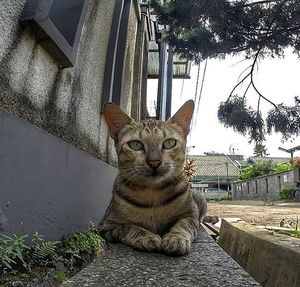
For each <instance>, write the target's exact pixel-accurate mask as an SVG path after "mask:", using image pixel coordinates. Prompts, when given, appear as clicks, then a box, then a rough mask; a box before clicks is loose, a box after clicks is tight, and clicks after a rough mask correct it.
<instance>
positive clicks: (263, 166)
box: [240, 160, 294, 180]
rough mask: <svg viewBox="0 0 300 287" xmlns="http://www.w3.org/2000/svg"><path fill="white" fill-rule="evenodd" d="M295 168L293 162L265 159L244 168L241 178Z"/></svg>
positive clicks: (245, 178)
mask: <svg viewBox="0 0 300 287" xmlns="http://www.w3.org/2000/svg"><path fill="white" fill-rule="evenodd" d="M293 168H294V165H293V164H292V163H282V164H276V163H275V162H274V161H272V160H263V161H260V162H258V163H256V164H254V165H249V166H247V167H245V168H243V169H242V171H241V174H240V179H241V180H247V179H250V178H254V177H257V176H262V175H267V174H271V173H273V172H283V171H288V170H291V169H293Z"/></svg>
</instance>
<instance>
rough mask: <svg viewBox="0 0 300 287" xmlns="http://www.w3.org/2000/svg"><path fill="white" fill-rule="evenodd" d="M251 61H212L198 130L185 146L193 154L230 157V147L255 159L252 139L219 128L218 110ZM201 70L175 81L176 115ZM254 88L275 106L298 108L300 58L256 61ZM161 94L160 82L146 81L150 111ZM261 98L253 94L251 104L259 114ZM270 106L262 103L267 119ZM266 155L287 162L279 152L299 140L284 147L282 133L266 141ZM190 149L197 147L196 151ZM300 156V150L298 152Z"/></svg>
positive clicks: (299, 141)
mask: <svg viewBox="0 0 300 287" xmlns="http://www.w3.org/2000/svg"><path fill="white" fill-rule="evenodd" d="M250 63H251V60H247V61H245V60H244V57H243V56H235V57H231V56H227V57H226V58H225V59H223V60H219V59H209V60H208V62H207V69H206V73H205V79H204V84H203V90H202V94H201V99H200V104H199V110H198V113H197V107H196V110H195V113H194V118H195V119H196V120H195V121H196V125H195V126H194V128H193V130H192V133H191V136H190V137H189V140H188V143H187V146H188V147H191V148H190V152H189V153H190V154H204V152H212V151H214V152H218V153H225V154H229V153H230V152H229V149H230V147H231V148H233V147H234V150H235V154H242V155H245V156H246V157H248V156H252V155H253V150H254V143H251V144H250V143H249V138H247V137H245V136H242V135H240V134H238V133H236V132H234V131H233V130H232V129H230V128H225V127H224V126H223V125H222V124H221V123H219V121H218V118H217V110H218V106H219V104H220V102H221V101H225V100H226V99H227V97H228V95H229V93H230V91H231V90H232V88H233V87H234V85H235V84H236V83H237V82H238V78H239V76H240V74H241V72H242V71H243V70H244V69H245V68H246V67H247V66H249V64H250ZM204 65H205V63H204V62H203V63H201V64H200V81H199V87H198V95H199V90H200V85H201V80H202V77H203V71H204ZM197 70H198V66H192V69H191V79H185V80H182V79H174V80H173V90H172V114H174V113H175V112H176V111H177V109H178V108H179V107H180V106H181V105H182V104H183V103H184V102H185V101H186V100H188V99H194V97H195V89H196V80H197ZM254 79H255V84H256V86H257V88H258V89H259V91H260V92H261V93H262V94H263V95H264V96H266V97H267V98H269V99H270V100H272V101H273V102H274V103H277V104H278V103H282V102H283V103H284V104H286V105H293V104H294V97H295V96H300V59H298V57H297V55H295V54H293V53H292V52H291V50H287V51H286V54H285V57H284V58H272V59H270V58H266V59H262V60H260V61H259V62H258V69H256V72H255V78H254ZM247 83H248V82H245V84H244V85H242V86H241V88H240V89H237V90H236V92H239V93H240V94H243V91H244V90H245V88H246V86H247ZM156 93H157V80H149V81H148V106H150V108H151V107H153V101H154V99H155V97H156ZM257 99H258V96H257V94H256V93H255V92H254V91H253V90H251V89H250V90H249V91H248V94H247V100H248V103H249V104H250V105H252V106H253V107H254V108H255V109H256V106H257ZM270 108H272V106H271V105H270V104H269V103H267V102H265V101H263V100H261V108H260V109H261V111H262V113H263V115H266V113H267V111H268V110H269V109H270ZM264 144H265V145H266V148H267V151H268V153H269V154H270V156H274V157H277V156H278V157H289V154H288V153H285V152H282V151H280V150H278V147H283V148H291V147H294V146H297V145H300V137H297V138H296V139H295V140H293V141H291V140H289V141H286V142H282V141H281V135H280V134H275V133H274V134H272V135H271V136H266V141H265V142H264ZM192 146H195V147H194V148H192ZM295 156H300V151H297V152H296V153H295Z"/></svg>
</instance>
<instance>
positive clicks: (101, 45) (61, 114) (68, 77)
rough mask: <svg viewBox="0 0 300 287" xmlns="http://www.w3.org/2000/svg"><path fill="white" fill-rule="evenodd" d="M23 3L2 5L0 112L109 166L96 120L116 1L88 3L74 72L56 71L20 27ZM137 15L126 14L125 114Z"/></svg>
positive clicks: (102, 129)
mask: <svg viewBox="0 0 300 287" xmlns="http://www.w3.org/2000/svg"><path fill="white" fill-rule="evenodd" d="M25 2H26V1H25V0H12V1H1V9H0V27H1V28H0V35H1V36H0V107H2V108H3V109H5V110H7V111H9V112H11V113H13V114H15V115H18V116H20V117H22V118H23V119H26V120H27V121H29V122H30V123H33V124H35V125H37V126H39V127H41V128H43V129H45V130H47V131H49V132H51V133H53V134H54V135H56V136H58V137H60V138H62V139H63V140H65V141H66V142H68V143H71V144H72V145H74V146H77V147H79V148H80V149H82V150H84V151H87V152H89V153H90V154H92V155H94V156H96V157H98V158H100V159H102V160H105V161H109V162H111V163H115V154H114V153H112V152H111V149H108V148H107V147H108V145H107V140H108V139H107V138H108V135H107V130H106V126H105V124H104V123H103V120H102V119H101V118H100V112H101V107H100V102H101V97H102V85H103V75H104V70H105V61H106V53H107V48H108V42H109V36H110V28H111V23H112V17H113V11H114V7H115V2H116V0H101V1H89V7H88V11H87V15H86V19H85V23H84V27H83V32H82V36H81V40H80V47H79V51H78V56H77V61H76V65H75V67H74V68H67V69H61V68H60V67H59V65H58V64H57V62H55V61H54V60H53V59H52V57H51V56H50V55H49V54H48V53H47V52H46V51H45V50H44V49H43V48H42V47H41V46H40V45H39V43H38V42H37V41H36V39H35V37H34V35H33V34H32V33H31V31H30V30H29V29H28V27H27V26H26V25H24V24H23V23H21V22H20V21H19V19H20V15H21V13H22V10H23V7H24V5H25ZM137 23H138V19H137V15H136V11H135V9H134V5H133V4H132V9H131V12H130V18H129V26H128V37H127V38H128V39H127V52H126V65H125V69H124V73H123V74H124V78H123V82H122V83H123V84H122V85H123V86H122V88H123V89H122V90H123V91H124V92H123V95H122V102H121V106H122V107H123V108H124V109H125V110H126V111H128V112H129V113H130V106H131V100H130V99H131V96H132V95H131V92H132V85H133V65H134V52H135V49H134V46H135V41H136V33H137Z"/></svg>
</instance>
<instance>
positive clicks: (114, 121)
mask: <svg viewBox="0 0 300 287" xmlns="http://www.w3.org/2000/svg"><path fill="white" fill-rule="evenodd" d="M103 115H104V118H105V121H106V124H107V126H108V129H109V132H110V136H111V137H112V138H113V139H114V140H117V139H118V133H119V132H120V130H121V129H122V128H123V127H124V126H125V125H127V124H130V123H132V121H133V119H132V118H131V117H129V116H128V115H127V114H125V113H124V112H123V111H122V110H121V109H120V108H119V107H118V106H117V105H115V104H113V103H110V102H107V103H105V104H104V106H103Z"/></svg>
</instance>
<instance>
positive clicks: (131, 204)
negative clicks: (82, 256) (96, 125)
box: [99, 100, 207, 256]
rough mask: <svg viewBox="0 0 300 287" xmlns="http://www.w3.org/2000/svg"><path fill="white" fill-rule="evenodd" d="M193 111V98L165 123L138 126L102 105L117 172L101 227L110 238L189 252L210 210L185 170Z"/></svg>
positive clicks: (147, 122)
mask: <svg viewBox="0 0 300 287" xmlns="http://www.w3.org/2000/svg"><path fill="white" fill-rule="evenodd" d="M193 111H194V102H193V101H192V100H189V101H187V102H186V103H184V104H183V105H182V106H181V108H180V109H179V110H178V111H177V112H176V113H175V115H174V116H173V117H171V118H170V119H169V120H168V121H166V122H163V121H158V120H152V119H146V120H143V121H140V122H136V121H135V120H133V119H132V118H130V117H129V116H128V115H127V114H126V113H124V112H123V111H122V110H121V109H120V108H119V107H118V106H116V105H115V104H113V103H110V102H109V103H106V104H105V105H104V108H103V115H104V118H105V121H106V123H107V126H108V129H109V132H110V136H111V137H112V138H113V140H114V142H115V148H116V151H117V155H118V169H119V174H118V175H117V177H116V179H115V183H114V187H113V197H112V200H111V203H110V206H109V208H108V209H107V211H106V214H105V215H104V219H103V221H102V223H100V225H99V231H100V234H101V235H102V236H103V237H104V238H105V239H106V240H108V241H114V242H122V243H124V244H127V245H129V246H131V247H133V248H136V249H139V250H143V251H150V252H162V253H165V254H168V255H173V256H182V255H185V254H187V253H189V251H190V248H191V243H192V241H193V240H194V238H195V237H196V236H197V233H198V230H199V228H200V222H201V220H202V219H203V217H204V215H205V213H206V210H207V206H206V201H205V199H204V198H203V197H202V195H201V194H200V193H199V192H197V191H193V190H191V189H190V188H189V183H188V181H187V178H186V176H185V173H184V170H183V166H184V162H185V149H186V138H187V135H188V133H189V130H190V123H191V119H192V115H193Z"/></svg>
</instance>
